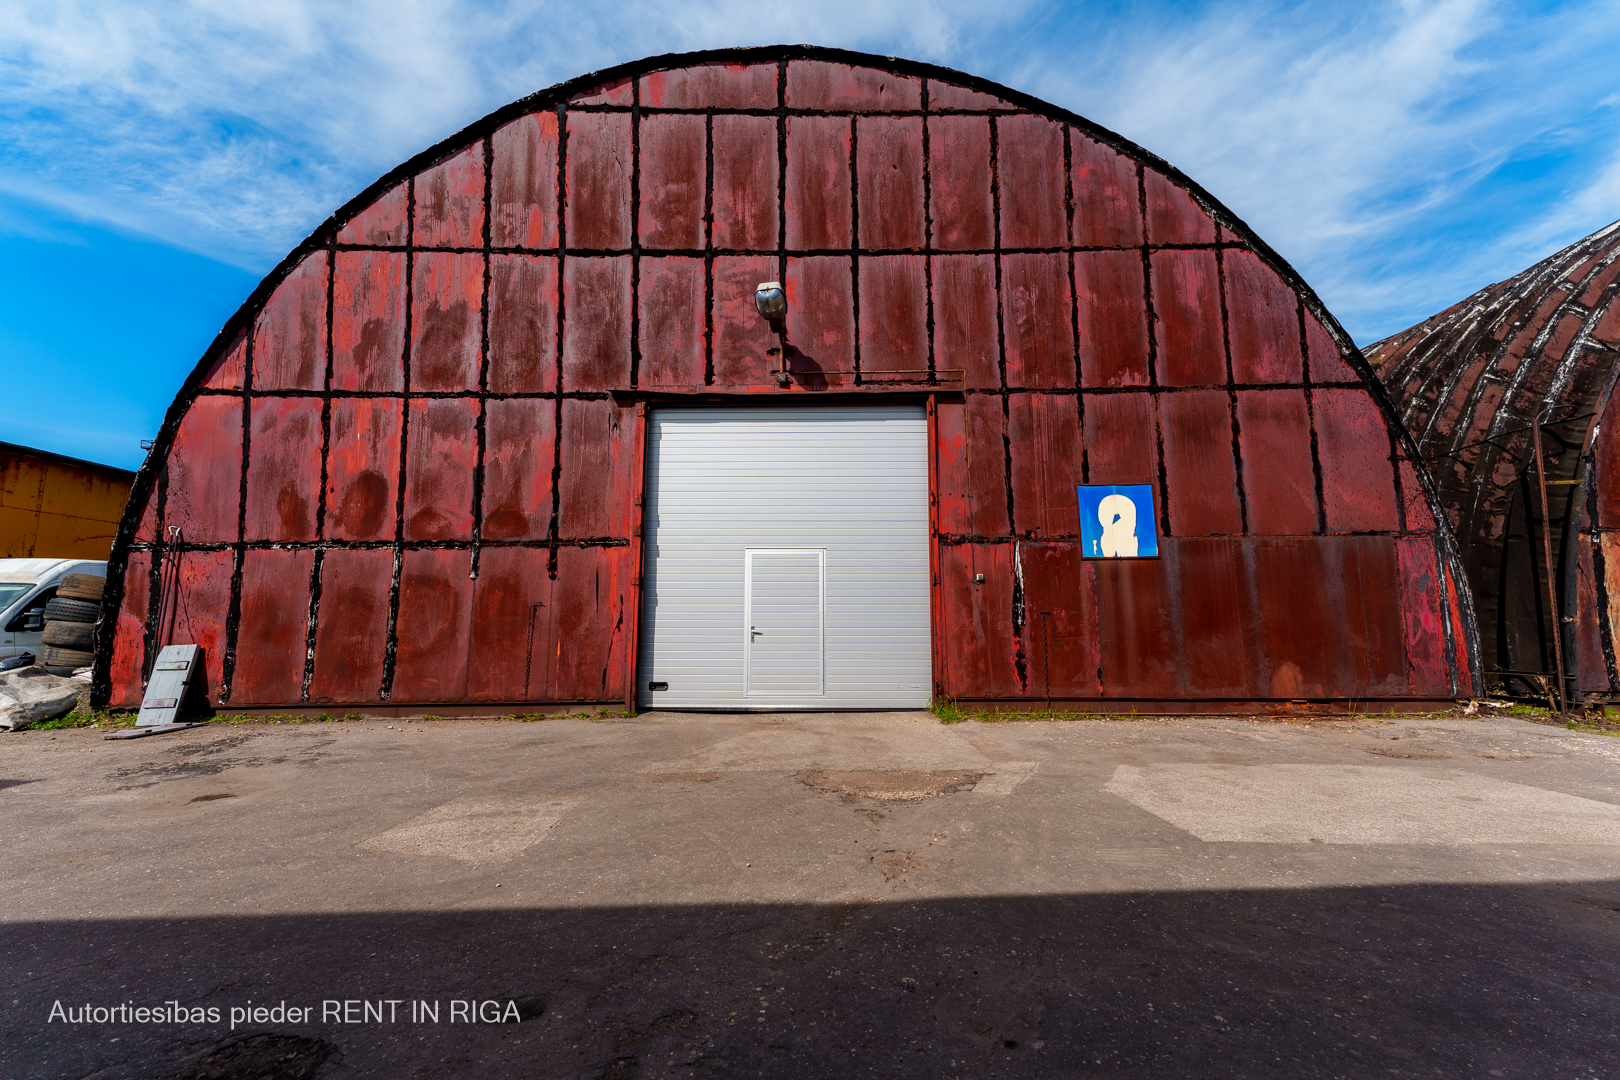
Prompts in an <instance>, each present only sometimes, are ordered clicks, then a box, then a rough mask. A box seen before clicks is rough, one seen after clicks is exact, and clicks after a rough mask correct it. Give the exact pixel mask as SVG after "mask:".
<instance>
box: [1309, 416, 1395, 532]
mask: <svg viewBox="0 0 1620 1080" xmlns="http://www.w3.org/2000/svg"><path fill="white" fill-rule="evenodd" d="M1312 402H1313V404H1314V407H1315V414H1316V441H1317V448H1318V452H1319V454H1320V457H1321V459H1322V497H1323V501H1324V502H1325V503H1326V510H1327V525H1328V528H1329V529H1331V530H1334V531H1336V532H1338V531H1354V532H1361V531H1365V530H1385V529H1396V528H1399V527H1400V526H1399V519H1398V518H1397V516H1396V512H1395V471H1394V469H1393V468H1391V466H1390V460H1389V454H1390V450H1389V433H1388V429H1387V428H1386V427H1385V426H1384V416H1383V414H1382V413H1380V412H1379V411H1378V406H1377V405H1375V404H1374V403H1373V400H1372V398H1371V397H1369V396H1368V395H1367V393H1366V391H1364V390H1318V391H1316V393H1315V394H1314V396H1313V398H1312Z"/></svg>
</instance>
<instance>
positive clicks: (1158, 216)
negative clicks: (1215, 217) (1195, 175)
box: [1142, 169, 1215, 244]
mask: <svg viewBox="0 0 1620 1080" xmlns="http://www.w3.org/2000/svg"><path fill="white" fill-rule="evenodd" d="M1142 183H1143V186H1144V188H1145V189H1146V193H1147V224H1148V229H1147V232H1148V243H1150V244H1213V243H1214V242H1215V223H1214V222H1213V221H1211V220H1210V217H1209V215H1208V214H1206V213H1204V211H1203V208H1202V207H1200V206H1199V205H1198V204H1197V203H1196V202H1194V201H1193V197H1192V196H1191V195H1189V194H1188V193H1187V191H1186V189H1184V188H1179V187H1177V186H1176V185H1175V184H1172V183H1171V182H1170V181H1169V179H1168V178H1166V177H1165V175H1164V174H1163V173H1160V172H1155V171H1154V170H1153V169H1143V170H1142Z"/></svg>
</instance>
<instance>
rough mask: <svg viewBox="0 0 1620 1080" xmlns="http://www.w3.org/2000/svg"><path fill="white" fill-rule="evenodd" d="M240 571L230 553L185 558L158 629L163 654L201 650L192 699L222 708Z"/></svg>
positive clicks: (190, 553)
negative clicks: (166, 649) (234, 583)
mask: <svg viewBox="0 0 1620 1080" xmlns="http://www.w3.org/2000/svg"><path fill="white" fill-rule="evenodd" d="M186 539H187V540H190V539H192V538H191V537H190V536H187V537H186ZM235 567H236V556H235V554H234V553H232V552H229V551H187V552H183V553H182V554H181V555H180V572H179V575H178V578H177V581H176V584H175V591H174V597H173V599H171V600H170V601H169V604H168V611H166V612H165V613H164V616H163V620H162V623H161V624H160V625H159V627H158V640H157V647H158V648H160V649H161V648H162V647H163V646H165V645H197V646H199V647H200V649H201V652H202V656H201V660H200V664H199V666H198V667H197V668H196V669H195V670H194V673H193V674H192V681H191V693H193V694H195V695H196V696H197V698H198V700H202V701H209V702H217V701H220V700H222V699H221V697H220V695H221V694H223V693H224V692H225V683H224V664H225V645H226V634H225V620H226V617H227V615H228V614H229V612H230V610H231V576H232V571H233V570H234V569H235Z"/></svg>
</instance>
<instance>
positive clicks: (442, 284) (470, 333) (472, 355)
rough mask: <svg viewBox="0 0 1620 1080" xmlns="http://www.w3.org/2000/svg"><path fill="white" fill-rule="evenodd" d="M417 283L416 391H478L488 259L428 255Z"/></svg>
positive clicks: (419, 260)
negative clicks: (485, 266)
mask: <svg viewBox="0 0 1620 1080" xmlns="http://www.w3.org/2000/svg"><path fill="white" fill-rule="evenodd" d="M413 279H414V286H413V288H412V290H411V389H412V390H425V391H446V390H476V389H478V367H479V349H480V341H481V338H482V336H483V327H482V326H481V322H482V320H481V318H480V311H481V308H482V305H483V296H484V257H483V256H482V255H471V254H465V253H461V252H448V251H424V252H422V253H421V254H419V255H417V256H416V264H415V266H414V268H413Z"/></svg>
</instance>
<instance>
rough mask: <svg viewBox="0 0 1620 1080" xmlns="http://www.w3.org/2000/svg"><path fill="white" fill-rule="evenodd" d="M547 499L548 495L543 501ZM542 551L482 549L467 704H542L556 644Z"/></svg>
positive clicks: (545, 558) (549, 583)
mask: <svg viewBox="0 0 1620 1080" xmlns="http://www.w3.org/2000/svg"><path fill="white" fill-rule="evenodd" d="M548 499H549V496H548ZM550 557H551V553H550V552H549V551H547V550H546V549H544V548H485V549H484V551H483V552H482V553H481V554H480V555H479V558H478V580H477V581H475V582H474V583H473V608H472V636H471V644H472V655H473V657H475V660H474V662H473V663H472V664H470V665H469V666H468V668H467V697H468V698H470V699H471V700H473V701H542V700H545V699H546V697H547V695H548V694H549V692H550V689H551V679H550V672H551V668H552V665H553V663H554V659H555V653H554V647H555V645H556V640H555V637H554V635H553V628H552V624H553V622H554V619H555V612H554V611H553V608H552V591H553V583H552V580H551V574H550V573H549V571H548V569H547V562H548V560H549V559H550Z"/></svg>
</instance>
